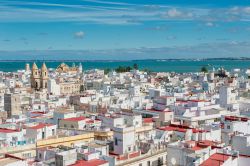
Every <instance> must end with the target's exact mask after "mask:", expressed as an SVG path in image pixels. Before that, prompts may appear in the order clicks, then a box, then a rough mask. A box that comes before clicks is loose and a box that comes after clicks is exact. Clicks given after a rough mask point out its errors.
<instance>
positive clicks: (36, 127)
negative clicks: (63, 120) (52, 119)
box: [28, 123, 54, 130]
mask: <svg viewBox="0 0 250 166" xmlns="http://www.w3.org/2000/svg"><path fill="white" fill-rule="evenodd" d="M46 126H47V127H50V126H54V125H53V124H46V123H39V124H38V125H36V126H32V127H28V129H35V130H37V129H42V128H44V127H46Z"/></svg>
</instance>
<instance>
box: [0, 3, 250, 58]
mask: <svg viewBox="0 0 250 166" xmlns="http://www.w3.org/2000/svg"><path fill="white" fill-rule="evenodd" d="M0 8H1V10H0V58H1V59H8V58H9V59H13V58H15V59H24V58H23V56H27V57H32V59H36V58H37V59H51V58H52V59H53V58H54V59H56V57H57V56H61V57H67V58H68V57H69V56H70V57H72V59H86V60H89V59H91V60H95V59H96V60H99V59H102V60H105V59H107V60H110V59H111V60H130V59H149V58H150V59H153V58H157V59H165V58H204V57H205V58H206V57H240V56H244V57H250V55H249V53H250V40H249V37H250V24H249V21H250V2H249V1H247V0H245V1H241V2H237V1H230V2H228V1H225V0H222V1H219V2H217V1H202V2H198V1H193V0H192V1H188V2H186V1H182V0H177V1H169V0H167V1H164V2H162V1H160V0H156V1H149V0H147V1H139V0H134V1H132V0H119V1H114V0H113V1H104V0H92V1H91V0H74V1H64V0H63V1H58V0H53V1H52V0H46V1H39V0H35V1H29V0H23V1H20V0H19V1H18V0H16V1H6V0H2V1H1V2H0ZM6 55H7V56H6Z"/></svg>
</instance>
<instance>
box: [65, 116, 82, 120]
mask: <svg viewBox="0 0 250 166" xmlns="http://www.w3.org/2000/svg"><path fill="white" fill-rule="evenodd" d="M85 119H86V118H85V117H83V116H80V117H73V118H66V119H62V120H66V121H81V120H85Z"/></svg>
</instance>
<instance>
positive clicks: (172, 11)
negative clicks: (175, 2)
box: [167, 8, 182, 17]
mask: <svg viewBox="0 0 250 166" xmlns="http://www.w3.org/2000/svg"><path fill="white" fill-rule="evenodd" d="M167 15H168V16H169V17H180V16H182V12H181V11H179V10H177V9H175V8H173V9H170V10H168V12H167Z"/></svg>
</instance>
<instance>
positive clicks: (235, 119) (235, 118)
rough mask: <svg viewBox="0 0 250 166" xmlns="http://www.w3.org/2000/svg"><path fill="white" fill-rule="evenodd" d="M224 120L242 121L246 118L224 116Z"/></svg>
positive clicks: (246, 119) (245, 120)
mask: <svg viewBox="0 0 250 166" xmlns="http://www.w3.org/2000/svg"><path fill="white" fill-rule="evenodd" d="M225 120H226V121H242V122H247V121H248V118H246V117H238V116H225Z"/></svg>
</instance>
